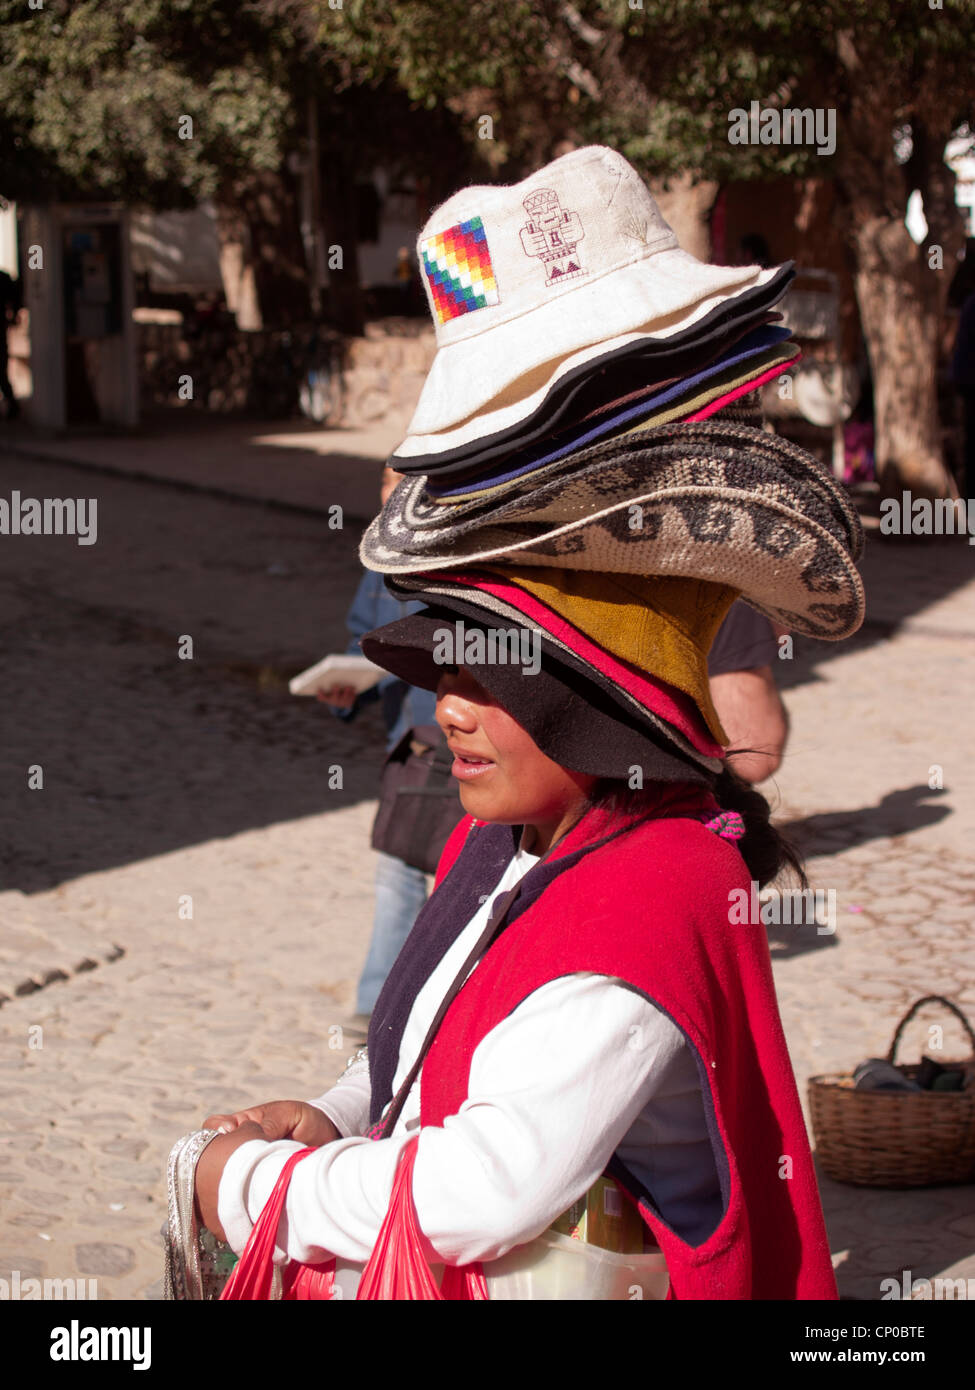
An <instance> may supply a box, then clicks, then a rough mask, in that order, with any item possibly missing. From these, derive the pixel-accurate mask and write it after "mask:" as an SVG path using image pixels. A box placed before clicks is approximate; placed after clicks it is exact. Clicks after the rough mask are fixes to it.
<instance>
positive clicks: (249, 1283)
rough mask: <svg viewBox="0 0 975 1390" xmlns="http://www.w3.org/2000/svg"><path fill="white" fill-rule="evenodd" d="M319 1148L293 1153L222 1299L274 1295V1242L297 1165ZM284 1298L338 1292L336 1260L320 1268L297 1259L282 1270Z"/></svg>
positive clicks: (228, 1282) (255, 1298)
mask: <svg viewBox="0 0 975 1390" xmlns="http://www.w3.org/2000/svg"><path fill="white" fill-rule="evenodd" d="M316 1152H317V1150H315V1149H302V1150H301V1151H300V1152H299V1153H296V1154H292V1155H291V1157H290V1158H289V1159H288V1161H287V1163H286V1164H285V1165H284V1167H283V1168H282V1169H281V1176H280V1177H279V1178H278V1180H277V1182H276V1183H275V1184H274V1191H273V1192H272V1193H271V1195H270V1197H269V1198H268V1199H267V1201H266V1202H265V1204H264V1210H263V1211H262V1212H261V1214H260V1216H259V1217H258V1218H257V1220H256V1221H255V1223H254V1226H253V1228H252V1230H251V1233H250V1235H249V1236H248V1238H247V1244H246V1245H245V1246H244V1253H243V1254H242V1255H241V1257H240V1259H239V1260H238V1261H237V1264H236V1265H235V1266H234V1271H233V1273H232V1274H231V1276H230V1278H229V1279H228V1280H227V1282H226V1284H225V1285H224V1288H223V1292H222V1293H221V1295H220V1298H221V1300H222V1299H230V1300H240V1301H241V1302H243V1301H245V1300H267V1299H269V1298H270V1296H271V1280H272V1278H273V1276H274V1258H273V1257H274V1239H275V1236H276V1235H277V1233H278V1225H279V1224H280V1221H281V1213H282V1211H283V1210H284V1204H285V1200H286V1199H287V1195H288V1184H289V1182H290V1181H291V1173H292V1171H293V1169H294V1166H295V1164H296V1163H298V1162H300V1160H301V1159H303V1158H306V1157H307V1155H308V1154H313V1153H316ZM282 1286H283V1291H282V1294H281V1297H282V1298H283V1299H295V1300H300V1299H326V1298H332V1297H333V1296H334V1292H335V1260H334V1259H330V1260H326V1261H325V1263H324V1264H320V1265H303V1264H299V1263H298V1262H297V1260H293V1261H292V1262H291V1264H289V1265H287V1266H286V1268H285V1269H284V1270H283V1271H282Z"/></svg>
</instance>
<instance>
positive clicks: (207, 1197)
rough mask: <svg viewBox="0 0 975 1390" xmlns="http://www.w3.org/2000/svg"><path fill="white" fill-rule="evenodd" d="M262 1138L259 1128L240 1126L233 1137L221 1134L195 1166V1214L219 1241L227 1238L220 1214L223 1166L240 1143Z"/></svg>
mask: <svg viewBox="0 0 975 1390" xmlns="http://www.w3.org/2000/svg"><path fill="white" fill-rule="evenodd" d="M208 1128H209V1126H208ZM263 1138H264V1131H263V1130H262V1129H261V1127H260V1125H259V1124H255V1123H254V1122H253V1121H248V1122H246V1123H244V1124H241V1125H238V1126H237V1128H236V1129H235V1130H234V1131H233V1132H232V1133H231V1134H221V1135H220V1137H219V1138H218V1139H211V1140H210V1143H209V1144H207V1146H206V1148H205V1149H204V1150H203V1152H202V1154H201V1155H200V1161H199V1163H197V1165H196V1215H197V1219H198V1220H199V1221H200V1222H201V1223H202V1225H204V1226H205V1227H206V1228H207V1230H208V1231H212V1232H213V1234H214V1235H215V1236H216V1237H217V1239H218V1240H224V1241H225V1240H226V1239H227V1237H226V1234H225V1233H224V1229H223V1227H222V1226H221V1224H220V1218H219V1216H218V1215H217V1196H218V1194H219V1191H220V1179H221V1177H222V1176H223V1170H224V1165H225V1164H226V1162H227V1159H228V1158H229V1157H230V1155H231V1154H232V1153H233V1151H234V1149H239V1148H240V1146H241V1144H246V1143H249V1141H250V1140H251V1139H263Z"/></svg>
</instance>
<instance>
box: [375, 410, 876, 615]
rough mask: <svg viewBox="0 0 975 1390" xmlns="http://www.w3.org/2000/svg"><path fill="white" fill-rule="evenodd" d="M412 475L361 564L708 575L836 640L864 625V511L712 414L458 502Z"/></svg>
mask: <svg viewBox="0 0 975 1390" xmlns="http://www.w3.org/2000/svg"><path fill="white" fill-rule="evenodd" d="M423 482H424V480H423V478H422V477H419V478H404V479H403V481H402V482H401V483H400V484H399V485H398V486H397V488H396V490H395V491H394V492H393V494H392V496H391V497H390V498H389V500H388V501H387V503H386V506H385V507H384V508H383V510H382V512H381V513H380V514H379V516H378V517H377V518H376V519H375V520H374V521H373V522H372V523H371V525H370V526H369V528H368V530H367V531H366V533H365V535H364V536H363V539H362V544H361V547H360V557H361V559H362V563H363V564H364V565H365V566H366V567H367V568H368V569H372V570H378V571H380V572H381V573H384V574H410V573H413V572H416V571H420V570H424V571H431V570H437V569H443V568H448V567H451V566H453V567H457V566H460V565H469V564H471V563H477V564H479V565H480V564H484V563H496V562H500V563H501V564H505V563H519V564H528V565H539V566H542V567H544V566H551V567H554V568H556V569H572V570H601V571H604V572H607V573H616V574H640V575H652V574H667V575H675V576H678V575H681V576H684V577H687V578H694V579H706V580H710V581H712V582H714V583H717V584H724V585H727V586H729V587H730V588H732V589H736V590H738V591H739V592H740V594H741V597H742V598H743V599H744V600H745V601H746V602H747V603H750V604H751V605H752V607H754V608H757V609H758V610H759V611H760V612H763V613H765V614H766V615H767V616H768V617H769V618H771V619H772V620H773V621H774V622H778V623H782V624H783V625H785V626H786V627H788V628H790V629H792V630H793V631H796V632H801V633H805V634H806V635H808V636H811V637H819V638H825V639H832V640H835V639H838V638H841V637H846V636H848V635H849V634H850V633H852V632H855V631H856V629H857V628H858V627H859V625H860V623H861V622H862V621H863V613H864V595H863V585H862V582H861V580H860V576H859V574H858V572H857V569H856V565H855V563H854V562H855V561H856V560H857V559H858V558H859V556H860V554H861V552H862V549H863V531H862V528H861V525H860V521H859V518H858V516H857V514H856V510H855V509H854V507H853V505H852V504H851V503H850V501H849V499H848V498H847V496H846V494H845V493H844V491H843V489H842V487H841V486H840V485H839V484H838V483H837V482H836V481H835V479H834V478H833V477H832V474H831V473H829V472H828V471H827V470H826V469H825V468H823V467H822V466H821V465H820V464H819V463H818V462H817V460H816V459H814V458H813V457H812V456H811V455H810V454H808V453H806V452H805V450H803V449H799V448H797V447H796V446H794V445H792V444H790V443H788V442H787V441H786V440H784V439H781V438H780V437H779V436H777V435H773V434H767V433H765V432H764V431H763V430H761V429H757V428H754V427H751V426H748V425H745V424H741V423H738V422H737V421H736V420H733V419H727V418H726V417H725V416H723V415H718V416H716V417H714V419H712V420H706V421H704V422H702V423H698V424H686V423H685V424H670V425H665V426H660V427H657V428H649V429H646V430H637V431H635V432H634V433H632V434H630V435H628V436H626V438H625V439H623V440H611V441H609V442H607V443H605V444H600V445H596V446H594V447H592V448H590V449H585V450H582V451H580V452H578V453H573V454H571V455H569V456H568V457H566V458H564V459H560V460H558V461H557V462H555V463H552V464H550V465H548V466H547V467H545V468H544V469H541V470H539V471H538V472H536V473H533V474H532V476H531V479H530V483H531V486H530V487H529V488H528V489H527V490H525V491H524V492H519V493H517V494H515V495H513V496H509V495H506V496H505V497H504V498H502V499H501V500H500V501H495V500H494V499H489V500H488V501H487V502H485V504H484V506H483V510H478V509H477V506H476V503H475V504H474V505H473V507H471V506H470V505H469V504H464V506H463V507H462V508H461V509H460V514H459V515H457V516H456V519H454V511H455V509H454V508H453V507H451V506H444V505H441V504H437V503H435V502H433V501H431V500H430V499H429V498H428V497H426V496H425V491H424V486H423Z"/></svg>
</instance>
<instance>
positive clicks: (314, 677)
mask: <svg viewBox="0 0 975 1390" xmlns="http://www.w3.org/2000/svg"><path fill="white" fill-rule="evenodd" d="M388 675H389V672H388V671H384V670H383V668H382V667H381V666H377V665H376V664H375V663H374V662H372V661H368V660H367V659H366V658H365V657H364V656H346V655H333V656H326V657H325V658H324V660H322V661H319V662H317V663H316V664H315V665H314V666H309V667H308V670H307V671H301V672H299V674H298V675H297V676H295V677H294V678H293V679H292V680H291V681H289V683H288V689H289V690H290V691H291V693H292V695H314V694H315V692H316V691H318V690H331V689H332V687H333V686H337V685H340V686H345V685H350V686H351V687H352V689H353V690H354V691H355V693H356V694H357V695H361V694H362V692H363V691H364V690H368V689H369V687H370V686H372V685H375V684H376V682H377V681H381V680H382V678H383V676H388Z"/></svg>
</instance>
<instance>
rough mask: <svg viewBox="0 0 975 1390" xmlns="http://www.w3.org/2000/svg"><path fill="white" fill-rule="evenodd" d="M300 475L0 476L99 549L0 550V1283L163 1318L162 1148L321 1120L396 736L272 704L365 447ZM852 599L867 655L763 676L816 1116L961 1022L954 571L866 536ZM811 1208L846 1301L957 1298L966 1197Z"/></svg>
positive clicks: (314, 624) (971, 644) (968, 685)
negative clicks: (770, 691)
mask: <svg viewBox="0 0 975 1390" xmlns="http://www.w3.org/2000/svg"><path fill="white" fill-rule="evenodd" d="M301 443H302V446H303V447H302V449H301V451H300V452H301V459H300V463H299V462H297V461H296V463H295V468H296V469H298V470H299V471H300V473H301V477H300V478H299V479H298V480H297V481H296V475H295V474H289V473H288V468H289V464H288V452H289V451H288V450H287V449H286V448H282V449H281V450H280V451H279V453H280V457H278V456H276V457H275V461H274V465H273V467H268V469H267V470H266V471H265V472H264V473H263V474H262V473H261V472H260V470H259V469H258V470H255V469H254V467H252V466H249V471H248V470H243V471H244V472H246V475H247V481H246V485H245V486H242V487H241V488H239V489H237V491H239V492H241V493H242V494H246V495H241V496H236V497H235V496H233V495H231V494H233V492H234V485H233V475H232V473H231V472H229V471H228V469H227V468H226V466H225V464H226V458H227V457H229V454H228V452H227V449H224V450H223V453H221V446H220V443H219V440H218V439H216V436H214V442H213V443H212V445H211V446H210V447H209V450H208V449H207V448H205V447H202V446H201V447H200V449H199V454H198V457H197V458H196V462H195V465H194V467H193V468H192V469H191V468H190V467H189V466H188V464H187V454H186V451H185V450H191V449H192V447H193V440H192V437H191V436H187V441H186V446H185V450H184V451H183V452H182V459H181V463H180V466H179V472H178V482H179V486H171V485H170V484H169V483H168V482H167V481H166V478H165V476H163V473H162V465H160V466H159V468H156V467H155V466H153V467H152V468H149V467H146V468H138V467H136V466H135V465H134V464H133V467H132V471H133V472H135V473H142V474H143V475H144V474H146V473H150V472H151V473H155V474H156V475H157V476H156V477H155V478H152V477H147V476H142V477H127V476H125V473H126V460H125V447H126V446H125V444H124V441H123V442H121V443H119V442H118V441H116V445H115V446H113V447H114V449H115V453H114V455H113V458H109V457H108V454H107V453H106V455H105V456H104V457H96V456H95V454H94V453H93V452H92V451H91V450H89V455H90V456H89V457H88V459H87V461H88V463H89V464H93V465H97V468H95V467H76V466H73V465H72V464H71V463H69V462H68V461H67V460H69V459H70V458H71V457H72V453H71V447H70V446H69V445H68V444H67V443H64V444H58V445H53V444H52V445H49V446H46V448H45V449H43V450H39V451H34V455H33V457H28V456H27V455H26V454H24V455H21V456H17V455H10V454H8V455H7V456H6V457H4V458H3V459H2V461H0V476H2V488H0V491H3V492H5V493H7V494H8V495H9V492H10V490H11V489H14V488H17V489H20V491H21V492H22V493H23V494H24V495H31V496H47V497H71V496H74V497H77V496H89V497H96V496H97V499H98V540H97V544H95V545H93V546H90V547H84V546H79V545H77V544H76V543H75V540H74V539H73V538H72V537H69V536H50V537H31V536H20V537H4V539H3V545H2V548H0V626H2V633H3V648H4V660H3V663H2V666H0V697H2V708H3V710H4V722H3V735H2V741H0V764H2V777H3V785H4V788H5V795H4V797H3V799H2V805H0V818H2V819H0V827H2V839H0V844H2V849H0V854H2V858H3V862H4V871H3V878H2V881H0V921H2V923H3V934H2V938H0V1070H2V1075H3V1078H4V1086H3V1090H2V1094H0V1278H9V1277H10V1272H12V1271H14V1270H19V1271H20V1274H21V1277H22V1278H27V1277H52V1278H89V1279H91V1278H93V1279H96V1280H97V1285H98V1296H99V1297H100V1298H110V1299H123V1298H157V1297H159V1296H160V1295H161V1287H162V1286H161V1271H162V1249H161V1244H160V1239H159V1229H160V1226H161V1224H162V1222H163V1219H164V1208H165V1160H166V1155H167V1153H168V1150H169V1149H170V1147H171V1145H172V1144H173V1142H174V1141H175V1140H176V1139H177V1138H178V1137H179V1136H180V1135H182V1134H184V1133H186V1132H187V1131H188V1130H190V1129H193V1128H196V1127H198V1125H199V1122H200V1121H201V1120H202V1119H203V1117H204V1116H205V1115H206V1114H207V1113H209V1112H210V1111H212V1110H215V1109H221V1110H229V1109H233V1108H236V1107H239V1106H243V1105H245V1104H251V1103H256V1102H258V1101H261V1100H267V1099H273V1098H277V1097H284V1096H299V1097H302V1096H304V1097H310V1096H313V1095H316V1094H318V1093H319V1092H320V1091H322V1090H323V1089H324V1088H325V1087H326V1086H327V1085H328V1084H329V1082H330V1081H332V1080H333V1079H334V1078H335V1077H336V1076H337V1074H338V1073H339V1071H340V1070H341V1069H342V1067H343V1066H344V1063H345V1060H346V1059H347V1057H348V1055H349V1053H350V1051H351V1050H352V1048H353V1046H354V1045H356V1044H354V1043H353V1042H352V1040H351V1039H350V1038H349V1037H347V1036H346V1035H345V1034H344V1033H343V1030H342V1021H343V1019H345V1018H347V1017H348V1015H349V1014H351V1012H352V1010H353V1007H354V989H355V981H356V978H357V975H358V971H359V968H360V965H361V963H362V960H363V958H364V956H365V951H366V946H367V944H368V937H369V931H370V926H371V913H372V872H373V856H372V852H371V851H370V849H369V847H368V845H369V829H370V825H371V821H372V816H373V814H374V811H375V800H374V798H375V793H376V787H377V780H378V772H379V769H380V767H381V764H382V758H383V732H384V731H383V727H382V723H381V720H380V718H379V715H378V712H377V710H376V707H375V706H373V707H372V708H371V709H370V711H369V712H368V713H367V714H366V715H364V716H363V717H362V718H361V719H359V720H358V721H356V722H354V723H351V724H348V725H346V724H342V723H340V722H339V721H337V720H335V719H333V718H332V717H331V716H330V715H329V713H328V711H327V710H325V709H323V707H322V706H321V705H319V704H318V703H317V702H315V701H312V700H296V699H294V698H292V697H291V696H290V695H289V694H288V692H287V688H286V681H287V678H288V677H289V676H290V675H292V674H294V673H295V672H296V671H297V670H299V669H301V668H302V667H304V666H307V665H310V664H311V663H312V662H313V661H316V660H317V659H319V658H320V657H321V656H323V655H324V654H325V653H326V652H328V651H330V650H341V649H343V648H344V646H345V643H346V636H345V631H344V615H345V611H346V608H347V606H348V603H349V601H350V599H351V597H352V594H353V592H354V589H355V585H356V583H357V578H358V562H357V558H356V552H357V546H358V540H359V536H360V534H361V531H362V528H363V524H364V521H365V519H366V518H367V517H368V516H369V515H371V511H372V500H371V499H374V498H376V496H377V494H378V475H379V467H380V465H379V462H378V460H379V459H380V458H381V457H382V456H383V453H384V448H383V447H382V445H381V442H379V441H375V448H374V451H373V452H374V457H373V458H372V460H370V459H369V457H368V455H369V449H370V445H369V441H368V440H366V441H365V442H363V441H353V443H354V447H352V448H350V450H349V454H348V455H343V456H342V458H341V460H340V461H336V460H335V459H330V458H329V457H328V456H327V455H325V454H322V453H321V451H319V454H320V455H321V456H319V455H316V454H315V440H314V437H313V436H309V435H307V434H306V435H305V436H303V438H302V441H301ZM135 447H137V446H135V445H132V444H131V443H130V444H129V445H128V448H129V449H130V450H131V449H134V448H135ZM156 452H157V453H158V452H159V451H158V450H157V451H156ZM290 452H291V453H292V454H293V455H296V454H297V452H298V451H296V450H291V451H290ZM42 453H46V457H41V454H42ZM208 453H209V455H210V457H211V458H212V459H218V460H219V463H220V468H219V478H218V477H217V476H216V464H214V470H213V472H212V473H210V474H208V472H207V458H208ZM316 466H317V471H316ZM106 469H111V470H113V471H105V470H106ZM289 478H290V481H288V479H289ZM197 486H199V487H200V488H203V489H205V488H206V487H207V486H210V487H211V489H212V490H211V491H210V492H207V491H205V490H196V488H197ZM276 496H280V497H284V498H286V499H287V501H288V502H289V503H290V504H291V505H290V506H286V507H281V506H266V505H264V502H263V501H262V499H265V500H266V499H269V498H271V497H276ZM336 502H338V503H339V504H340V505H341V506H342V507H343V509H344V524H343V526H342V527H341V528H340V529H335V528H333V527H332V526H330V525H329V514H328V509H329V506H330V505H332V504H334V503H336ZM863 570H864V579H865V584H866V588H867V613H868V621H867V623H866V625H865V626H864V628H863V629H862V630H861V632H860V633H859V634H857V636H856V637H855V638H853V639H851V640H850V641H848V642H845V643H842V644H839V645H838V646H835V647H834V646H831V644H828V643H817V642H813V641H810V640H807V639H802V638H799V639H796V641H795V650H794V656H793V658H792V659H791V660H787V661H782V662H781V663H780V666H781V671H780V672H779V673H778V674H779V675H780V678H781V679H780V684H781V686H782V689H783V692H784V699H785V702H786V704H787V707H788V710H789V713H790V718H791V735H790V742H789V747H788V750H787V754H786V758H785V762H784V764H783V767H782V769H781V770H780V772H779V774H777V776H776V778H775V779H774V781H773V782H771V783H767V784H765V786H764V787H763V790H764V792H765V794H766V795H767V796H769V798H770V800H772V802H773V805H774V806H775V807H776V814H777V819H778V821H779V823H781V824H783V825H785V826H787V827H789V828H790V830H791V832H792V834H793V835H794V838H795V839H796V840H797V842H798V844H799V846H800V848H801V849H802V850H803V851H804V853H805V854H806V856H807V859H808V865H807V867H808V871H809V874H810V879H811V883H812V886H813V887H814V888H820V889H823V890H827V891H828V890H834V891H835V903H836V930H835V931H834V932H831V933H824V934H818V933H817V932H816V930H815V928H793V927H786V926H783V927H774V928H771V929H770V932H771V940H772V950H773V960H774V968H775V974H776V982H777V986H778V991H779V998H780V1003H781V1009H782V1015H783V1021H784V1024H785V1029H786V1035H787V1038H788V1041H789V1047H790V1052H791V1055H792V1059H793V1063H794V1067H795V1071H796V1076H797V1080H798V1083H799V1087H800V1092H801V1094H802V1095H803V1100H804V1103H805V1092H806V1084H807V1081H808V1078H809V1077H810V1076H812V1075H816V1074H819V1073H830V1072H833V1071H849V1070H852V1068H853V1066H855V1065H856V1063H858V1062H859V1061H861V1060H863V1059H865V1058H867V1057H871V1056H883V1055H885V1054H886V1052H887V1049H888V1047H889V1045H890V1042H891V1037H892V1034H893V1031H894V1027H895V1025H896V1023H897V1021H898V1020H899V1019H900V1017H901V1016H902V1014H903V1013H904V1012H905V1011H906V1009H907V1008H908V1007H909V1005H910V1004H911V1003H912V1002H913V1001H914V1000H915V999H916V998H918V997H919V996H922V995H926V994H943V995H947V996H948V997H949V998H951V999H952V1000H953V1001H955V1002H956V1003H957V1004H959V1005H960V1006H961V1007H962V1008H964V1009H965V1010H966V1011H967V1012H968V1014H969V1017H970V1018H971V1019H973V1020H975V856H973V854H972V841H973V830H975V734H973V731H972V722H971V717H970V710H971V706H972V691H973V690H975V548H973V547H971V546H969V545H967V544H966V542H965V539H964V538H962V537H959V538H955V537H945V538H939V539H936V540H934V541H932V542H930V543H927V544H925V543H923V542H913V543H910V542H897V543H891V542H889V541H882V540H880V539H879V538H878V537H877V536H876V534H875V533H871V534H870V535H869V536H868V543H867V553H866V558H865V562H864V565H863ZM184 636H190V637H192V639H193V659H192V660H183V659H180V656H179V644H180V639H181V638H182V637H184ZM966 711H968V713H966ZM37 766H40V767H41V768H42V770H43V787H42V788H31V787H30V786H29V785H28V769H29V768H31V767H37ZM336 766H338V767H341V769H342V774H343V775H342V782H343V785H342V786H341V788H332V789H330V787H329V780H330V779H329V770H330V768H334V767H336ZM333 780H334V779H333ZM939 780H940V781H941V782H942V783H943V786H942V787H939V786H938V782H939ZM932 784H933V785H932ZM190 902H191V909H192V916H191V917H190V916H189V908H188V906H187V904H188V903H190ZM742 929H743V930H747V928H742ZM930 1023H944V1024H945V1049H944V1055H945V1056H946V1057H948V1058H960V1057H962V1056H965V1055H967V1053H968V1051H969V1048H968V1044H967V1042H966V1040H965V1038H964V1036H963V1034H962V1031H961V1028H960V1026H959V1025H958V1024H957V1023H956V1022H954V1021H953V1020H951V1018H950V1016H948V1015H947V1014H944V1015H942V1014H938V1013H937V1012H936V1011H931V1012H928V1011H926V1012H925V1014H924V1015H923V1018H919V1019H918V1020H916V1021H915V1023H914V1024H912V1026H911V1028H910V1029H909V1030H908V1031H907V1034H906V1036H905V1038H904V1041H903V1045H902V1051H901V1055H900V1057H899V1060H904V1061H913V1060H916V1059H917V1056H918V1054H919V1051H920V1049H921V1048H922V1047H923V1045H924V1043H925V1040H926V1038H927V1025H929V1024H930ZM822 1192H823V1198H824V1205H825V1210H826V1215H827V1223H828V1227H829V1233H830V1239H831V1246H832V1250H833V1255H834V1262H835V1263H836V1267H837V1275H838V1278H839V1282H840V1291H841V1293H842V1294H843V1295H845V1296H848V1297H852V1298H858V1299H877V1298H879V1297H880V1281H881V1280H882V1279H884V1278H888V1277H896V1278H900V1276H901V1272H902V1270H904V1269H909V1270H910V1271H911V1273H912V1275H913V1277H914V1278H931V1277H934V1276H936V1275H944V1276H954V1277H967V1278H969V1279H975V1202H973V1195H975V1187H973V1186H963V1187H942V1188H936V1189H924V1190H915V1191H911V1190H896V1191H895V1190H889V1191H888V1190H881V1189H867V1188H857V1187H852V1186H848V1185H844V1184H840V1183H835V1182H832V1181H830V1180H829V1179H827V1178H825V1177H823V1178H822Z"/></svg>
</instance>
